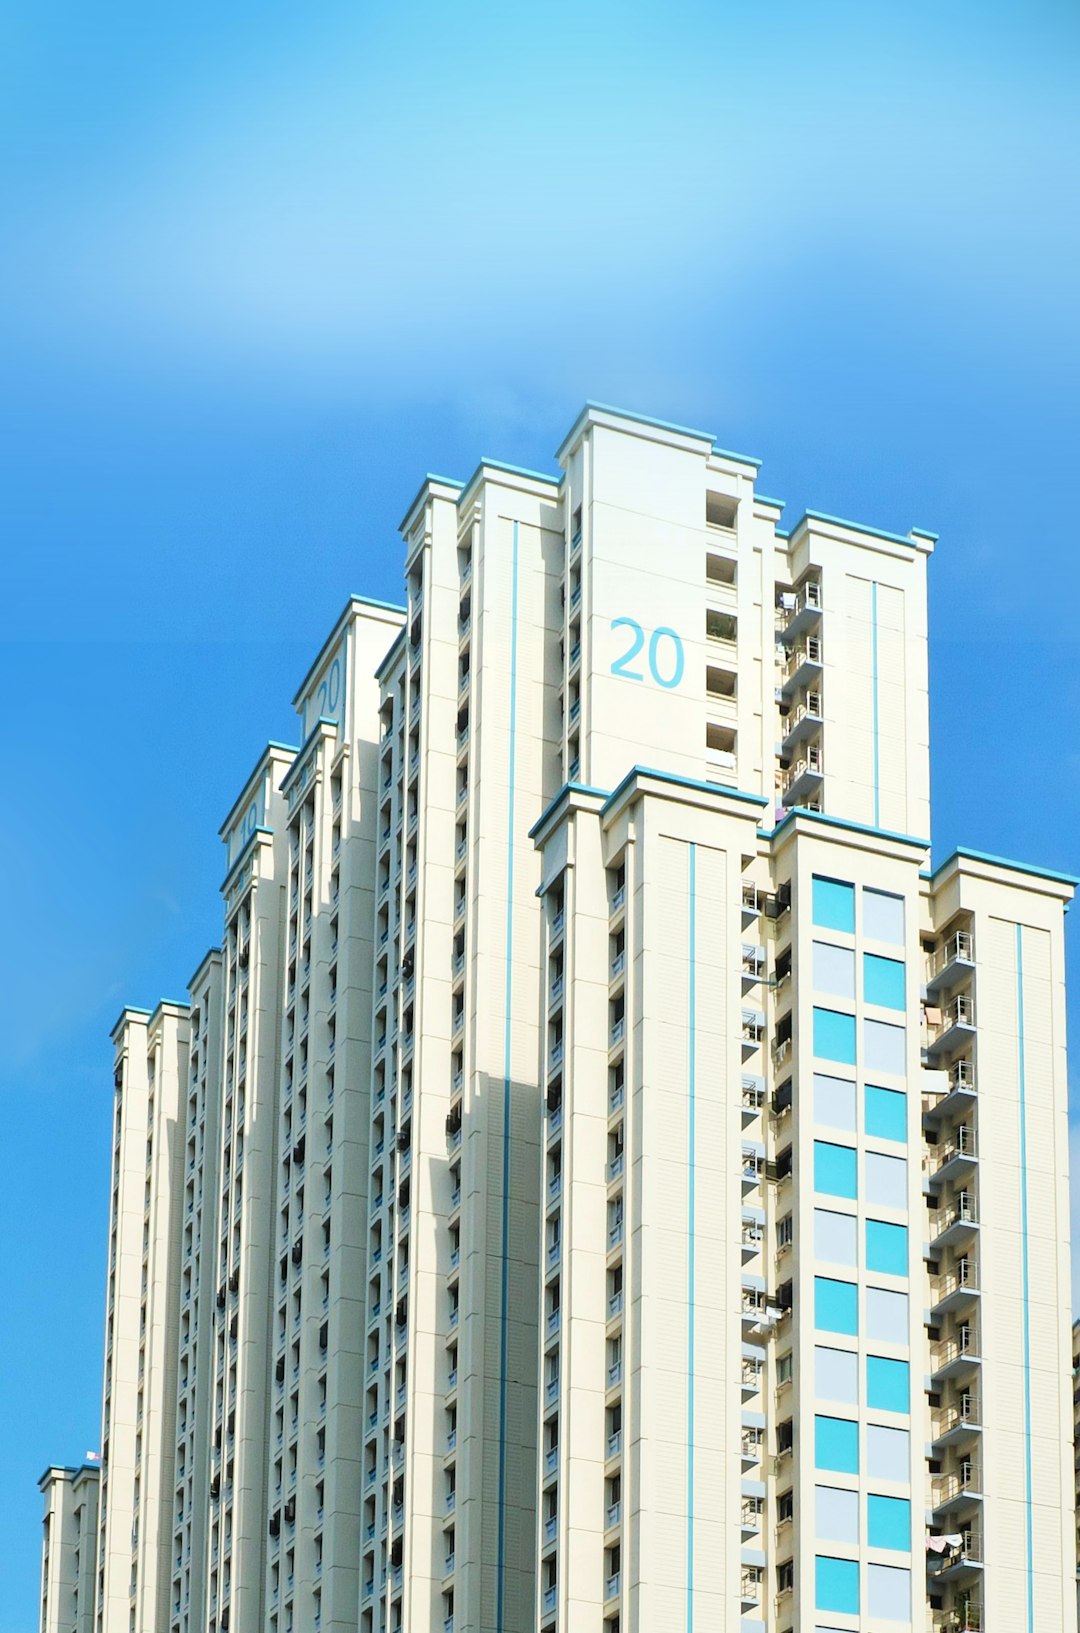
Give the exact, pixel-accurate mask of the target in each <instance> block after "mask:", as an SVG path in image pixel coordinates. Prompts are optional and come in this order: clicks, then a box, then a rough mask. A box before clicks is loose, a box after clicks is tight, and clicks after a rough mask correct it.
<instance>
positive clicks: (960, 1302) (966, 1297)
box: [930, 1258, 980, 1323]
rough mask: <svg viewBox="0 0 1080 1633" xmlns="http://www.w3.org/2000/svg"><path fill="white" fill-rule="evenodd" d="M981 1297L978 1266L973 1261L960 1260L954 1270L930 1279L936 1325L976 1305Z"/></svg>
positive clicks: (931, 1312) (932, 1310)
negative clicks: (948, 1316) (941, 1320)
mask: <svg viewBox="0 0 1080 1633" xmlns="http://www.w3.org/2000/svg"><path fill="white" fill-rule="evenodd" d="M979 1296H980V1295H979V1267H978V1265H977V1264H976V1263H975V1261H974V1260H973V1259H967V1258H964V1259H958V1260H957V1262H956V1265H955V1268H954V1269H952V1270H950V1271H947V1272H946V1273H945V1274H944V1275H942V1276H932V1277H931V1279H930V1314H931V1317H932V1318H933V1320H934V1322H935V1323H936V1322H937V1321H939V1320H940V1319H941V1318H942V1317H943V1316H946V1315H952V1314H954V1313H955V1312H956V1311H957V1310H962V1309H964V1308H965V1307H966V1306H968V1305H971V1304H973V1303H975V1301H976V1300H977V1299H978V1298H979Z"/></svg>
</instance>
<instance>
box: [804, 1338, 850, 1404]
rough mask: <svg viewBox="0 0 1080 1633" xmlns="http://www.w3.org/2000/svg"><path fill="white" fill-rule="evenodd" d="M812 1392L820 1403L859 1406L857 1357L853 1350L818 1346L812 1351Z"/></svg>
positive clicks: (823, 1345)
mask: <svg viewBox="0 0 1080 1633" xmlns="http://www.w3.org/2000/svg"><path fill="white" fill-rule="evenodd" d="M814 1392H815V1394H816V1395H817V1398H818V1400H821V1401H842V1402H843V1404H844V1405H845V1406H858V1404H859V1357H858V1356H857V1355H856V1354H855V1353H854V1351H853V1350H846V1349H830V1348H829V1347H828V1346H827V1345H825V1344H818V1345H816V1346H815V1349H814Z"/></svg>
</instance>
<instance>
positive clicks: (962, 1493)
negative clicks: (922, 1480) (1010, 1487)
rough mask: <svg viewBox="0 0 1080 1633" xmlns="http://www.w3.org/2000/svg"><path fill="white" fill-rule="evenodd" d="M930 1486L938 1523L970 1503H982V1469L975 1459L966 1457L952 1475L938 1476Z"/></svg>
mask: <svg viewBox="0 0 1080 1633" xmlns="http://www.w3.org/2000/svg"><path fill="white" fill-rule="evenodd" d="M931 1486H932V1490H933V1509H934V1517H935V1520H936V1521H940V1519H941V1518H942V1517H944V1516H946V1515H948V1514H951V1513H955V1512H957V1511H958V1510H960V1509H963V1508H965V1507H967V1506H968V1505H969V1504H971V1503H981V1502H982V1468H981V1467H980V1465H979V1463H978V1461H977V1459H975V1458H973V1457H967V1458H965V1459H964V1460H963V1462H962V1463H961V1464H960V1465H959V1467H958V1468H957V1469H956V1471H955V1472H954V1473H952V1474H942V1475H938V1476H937V1477H936V1478H935V1479H934V1480H932V1481H931Z"/></svg>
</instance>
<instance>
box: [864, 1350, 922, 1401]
mask: <svg viewBox="0 0 1080 1633" xmlns="http://www.w3.org/2000/svg"><path fill="white" fill-rule="evenodd" d="M866 1404H867V1406H870V1407H874V1408H876V1410H878V1411H880V1412H910V1410H911V1382H910V1376H909V1373H908V1364H907V1362H906V1361H890V1360H889V1358H888V1357H887V1356H885V1355H868V1356H867V1357H866Z"/></svg>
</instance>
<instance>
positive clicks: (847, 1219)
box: [814, 1208, 859, 1269]
mask: <svg viewBox="0 0 1080 1633" xmlns="http://www.w3.org/2000/svg"><path fill="white" fill-rule="evenodd" d="M858 1237H859V1232H858V1221H857V1219H856V1218H855V1215H854V1214H851V1213H833V1212H832V1211H831V1210H830V1209H827V1208H815V1209H814V1257H815V1259H825V1260H827V1261H828V1263H829V1264H845V1265H849V1266H850V1267H851V1269H854V1268H855V1266H856V1265H857V1264H858V1262H859V1259H858V1252H859V1239H858Z"/></svg>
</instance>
